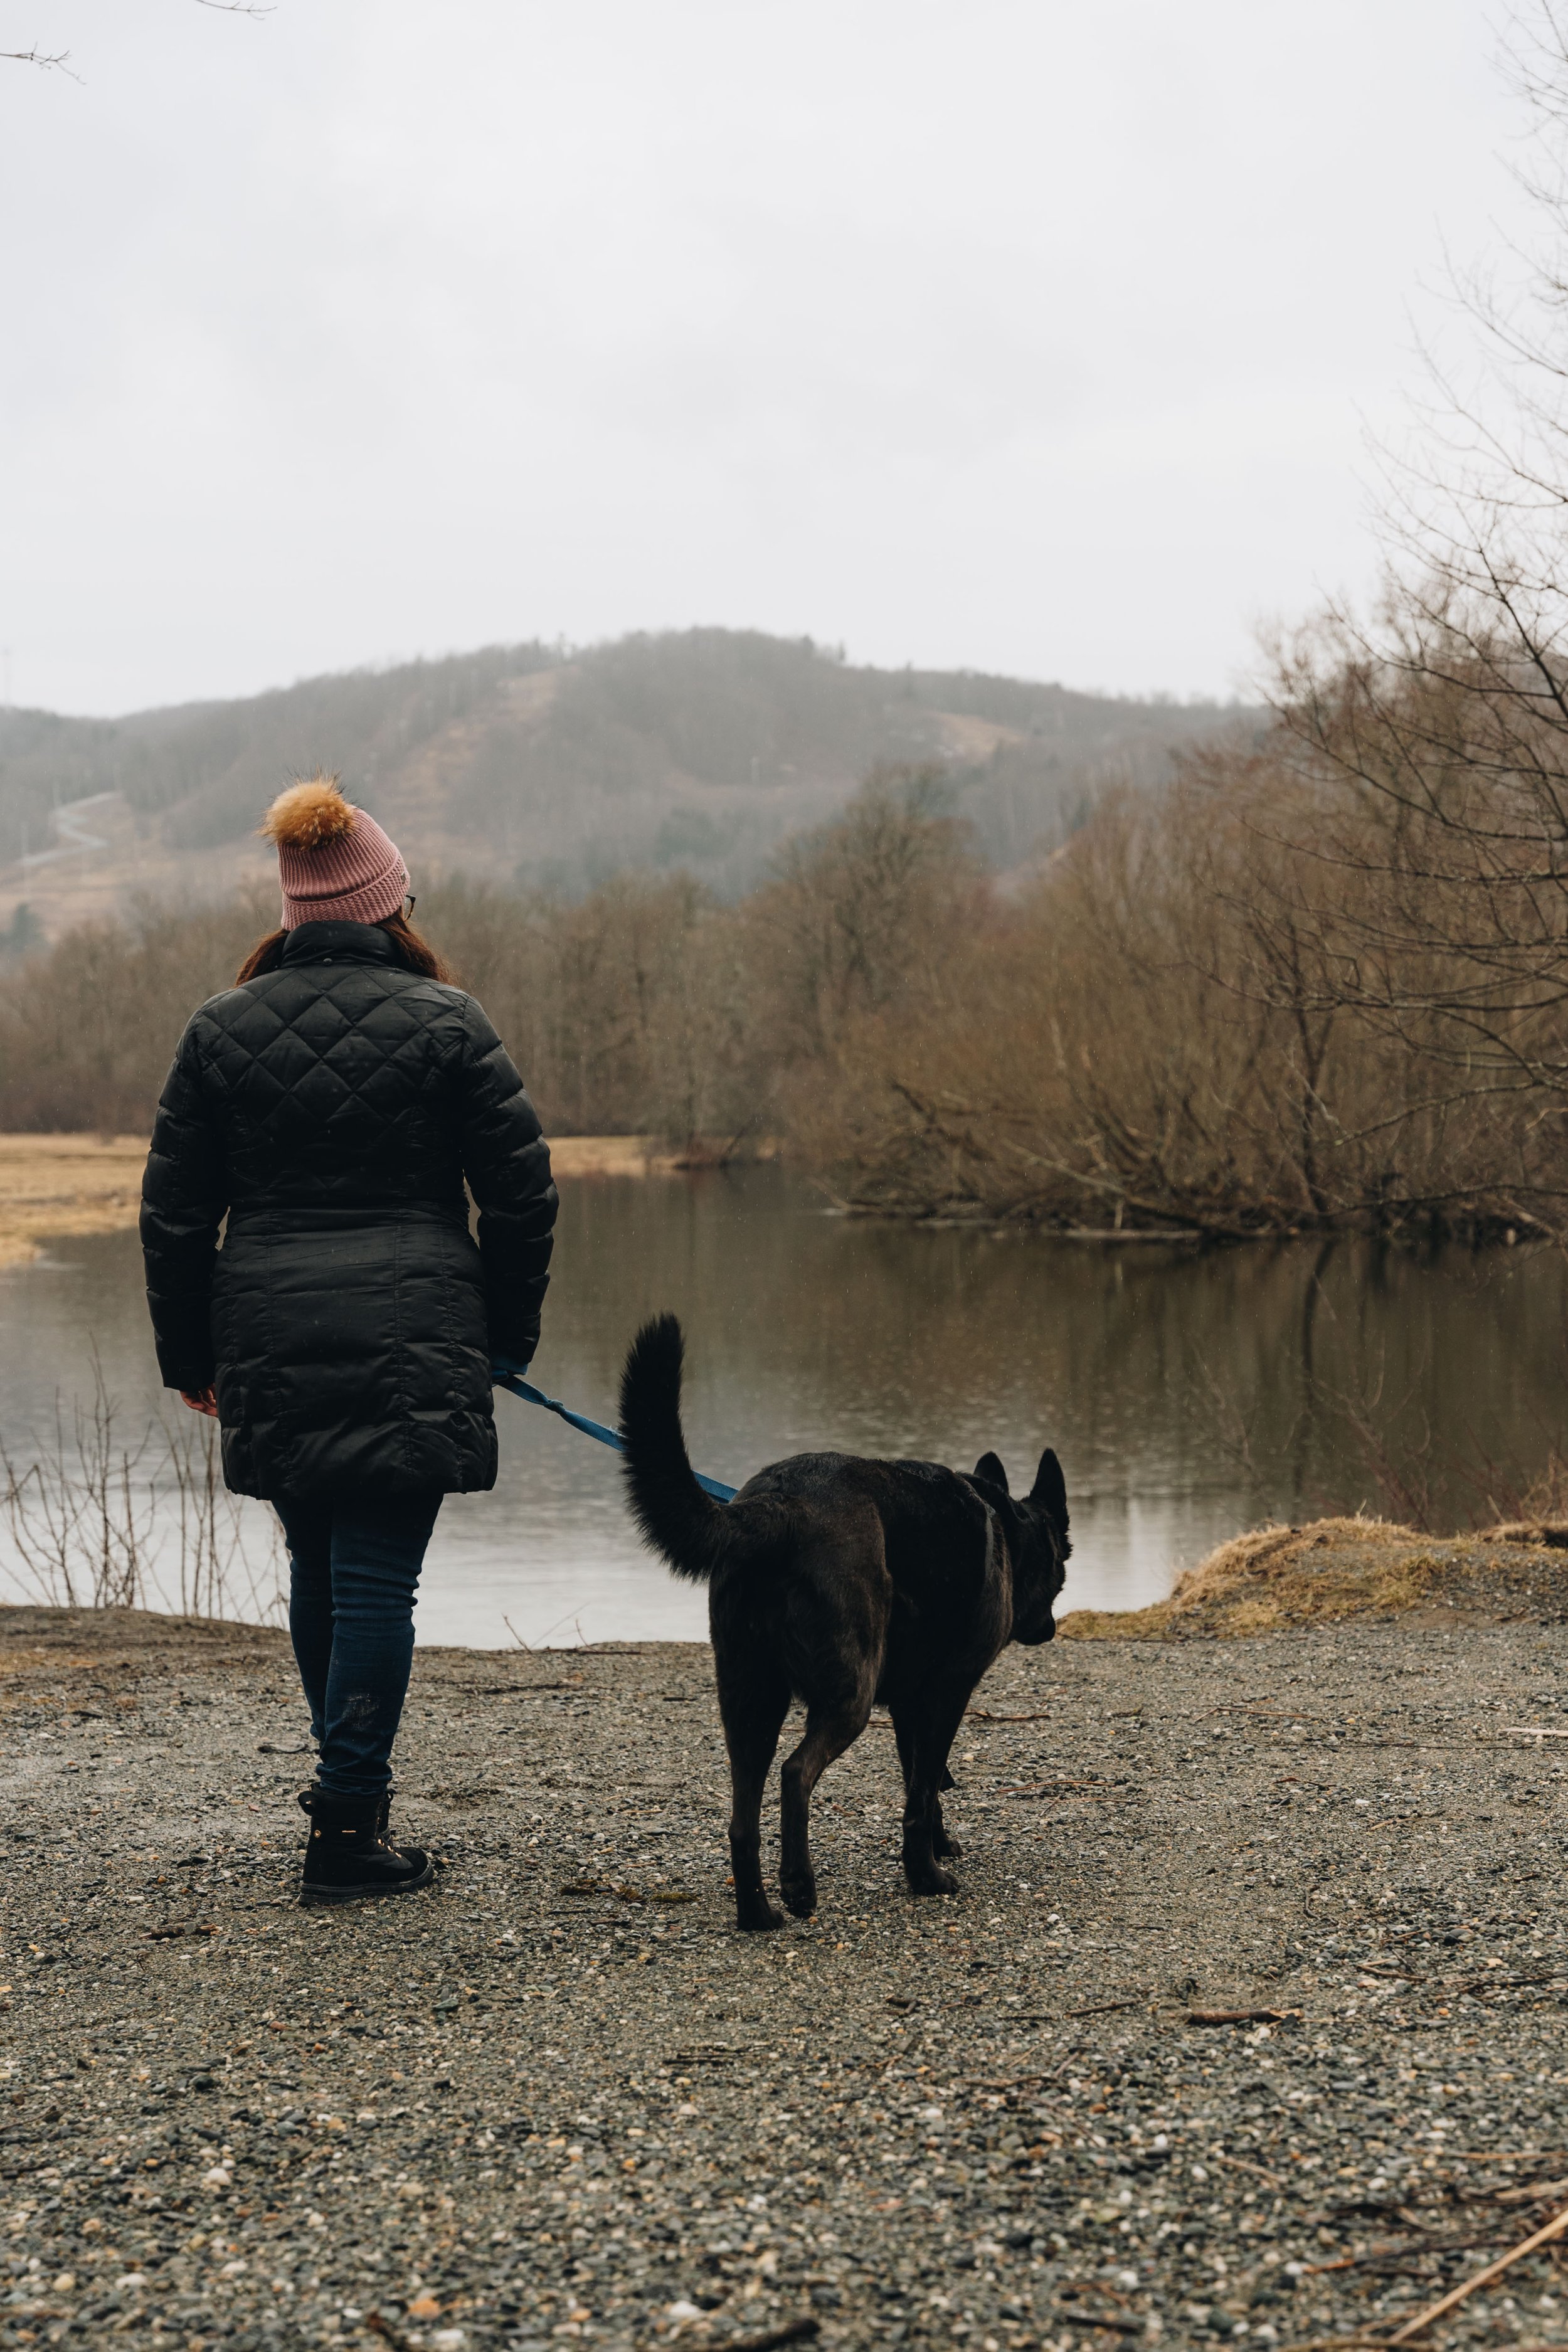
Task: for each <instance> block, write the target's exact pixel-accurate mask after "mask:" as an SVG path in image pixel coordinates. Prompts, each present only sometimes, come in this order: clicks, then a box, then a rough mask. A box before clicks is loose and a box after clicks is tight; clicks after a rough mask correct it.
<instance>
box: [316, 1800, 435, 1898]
mask: <svg viewBox="0 0 1568 2352" xmlns="http://www.w3.org/2000/svg"><path fill="white" fill-rule="evenodd" d="M300 1804H301V1805H302V1806H303V1807H304V1809H305V1811H307V1812H308V1813H309V1814H310V1842H309V1843H308V1844H307V1845H306V1848H305V1868H304V1873H303V1875H302V1878H301V1880H300V1902H301V1903H358V1902H362V1901H363V1900H364V1899H365V1897H367V1896H369V1895H412V1894H413V1893H414V1892H415V1890H416V1888H417V1887H421V1886H428V1885H429V1884H430V1881H431V1880H432V1879H433V1878H434V1877H435V1875H436V1865H435V1864H434V1863H433V1862H432V1861H431V1859H430V1857H429V1855H428V1854H427V1853H424V1852H423V1851H422V1850H421V1849H420V1848H419V1847H418V1846H413V1845H411V1846H396V1845H393V1844H392V1843H390V1842H389V1841H388V1839H387V1838H386V1836H385V1834H384V1832H385V1829H386V1821H387V1814H388V1811H389V1810H390V1801H389V1800H388V1799H387V1798H386V1797H385V1796H374V1797H340V1796H337V1795H335V1794H334V1793H333V1791H332V1790H330V1789H322V1788H314V1789H306V1790H301V1792H300Z"/></svg>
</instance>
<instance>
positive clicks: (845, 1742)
mask: <svg viewBox="0 0 1568 2352" xmlns="http://www.w3.org/2000/svg"><path fill="white" fill-rule="evenodd" d="M870 1719H871V1701H870V1697H869V1696H868V1695H861V1694H857V1696H855V1697H854V1698H853V1699H851V1700H849V1701H848V1702H847V1703H841V1704H840V1705H838V1706H835V1707H832V1708H828V1707H822V1706H813V1707H810V1708H808V1709H807V1711H806V1717H805V1738H803V1739H802V1741H801V1743H800V1746H799V1747H798V1748H796V1749H795V1753H794V1755H793V1756H786V1757H785V1758H784V1769H782V1771H781V1772H780V1774H779V1798H780V1803H781V1809H782V1814H783V1833H784V1848H783V1852H782V1853H781V1854H780V1856H779V1891H780V1893H781V1894H782V1895H783V1896H784V1901H785V1902H786V1903H787V1904H788V1906H789V1907H790V1909H791V1910H792V1911H793V1912H794V1913H795V1917H796V1918H797V1919H809V1918H810V1916H811V1915H812V1913H813V1912H814V1911H815V1910H816V1872H815V1871H814V1870H813V1868H812V1866H811V1792H812V1790H814V1789H815V1788H816V1784H817V1782H818V1781H819V1780H821V1778H822V1776H823V1774H824V1773H825V1772H826V1769H827V1768H828V1766H829V1765H830V1764H831V1763H832V1762H833V1760H834V1759H835V1757H837V1756H842V1755H843V1753H844V1751H845V1749H846V1748H849V1747H852V1746H853V1744H854V1742H855V1741H856V1740H857V1739H858V1738H859V1737H860V1734H861V1733H862V1732H863V1731H864V1730H865V1728H866V1726H867V1724H868V1722H869V1721H870Z"/></svg>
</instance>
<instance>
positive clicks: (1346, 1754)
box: [0, 1610, 1568, 2352]
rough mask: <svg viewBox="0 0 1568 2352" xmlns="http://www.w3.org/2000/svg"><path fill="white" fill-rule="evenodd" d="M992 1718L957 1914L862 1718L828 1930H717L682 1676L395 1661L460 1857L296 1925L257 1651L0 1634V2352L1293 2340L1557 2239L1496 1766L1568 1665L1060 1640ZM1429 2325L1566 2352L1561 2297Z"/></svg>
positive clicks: (1513, 1835) (1331, 1649)
mask: <svg viewBox="0 0 1568 2352" xmlns="http://www.w3.org/2000/svg"><path fill="white" fill-rule="evenodd" d="M979 1704H980V1707H981V1708H982V1709H983V1710H984V1712H977V1713H976V1714H975V1715H974V1716H973V1717H971V1718H970V1719H969V1721H968V1722H966V1724H965V1726H964V1728H963V1735H962V1738H961V1739H960V1742H959V1747H958V1750H957V1753H956V1755H955V1759H954V1769H955V1772H956V1775H957V1779H958V1783H959V1785H958V1790H957V1791H956V1793H955V1796H954V1799H953V1801H952V1803H951V1805H950V1807H949V1818H950V1820H951V1821H952V1823H953V1826H954V1827H955V1828H956V1829H957V1831H958V1832H959V1834H960V1835H961V1836H962V1837H963V1840H964V1842H965V1844H966V1846H967V1854H966V1857H965V1859H964V1861H963V1864H961V1865H960V1871H961V1875H962V1878H963V1890H964V1891H963V1895H962V1896H960V1897H959V1898H957V1899H954V1900H952V1901H949V1902H934V1903H924V1904H920V1905H914V1904H911V1902H910V1900H909V1899H908V1897H907V1896H906V1895H905V1894H904V1892H903V1889H902V1885H901V1883H900V1874H899V1870H898V1837H897V1790H896V1765H895V1762H894V1758H893V1753H892V1742H891V1738H890V1737H889V1733H888V1732H887V1730H886V1729H885V1728H879V1727H873V1728H872V1729H871V1730H870V1731H868V1733H867V1735H866V1737H865V1738H864V1739H863V1740H862V1741H861V1742H860V1744H859V1746H858V1748H857V1749H856V1750H855V1751H854V1752H853V1753H852V1754H851V1756H849V1757H848V1758H847V1759H845V1760H844V1761H843V1762H842V1763H841V1764H840V1765H838V1766H837V1767H836V1768H835V1769H834V1770H833V1771H832V1772H831V1773H830V1774H829V1775H828V1777H827V1780H826V1782H825V1783H824V1788H823V1790H822V1792H821V1795H820V1796H819V1801H818V1803H817V1807H816V1825H817V1832H818V1835H817V1857H818V1869H819V1875H820V1879H821V1884H822V1890H823V1892H822V1909H821V1913H820V1915H819V1917H818V1918H817V1920H816V1922H815V1923H814V1924H812V1925H810V1926H801V1925H799V1924H795V1923H792V1924H791V1926H790V1927H788V1928H787V1929H786V1930H785V1931H784V1932H783V1933H782V1934H780V1935H777V1936H774V1937H747V1938H742V1937H739V1936H737V1935H736V1934H735V1932H734V1930H733V1928H732V1927H731V1916H730V1908H729V1902H728V1896H727V1892H726V1888H725V1885H724V1874H725V1868H726V1864H725V1861H724V1859H723V1822H724V1815H725V1810H726V1785H725V1776H724V1770H723V1758H722V1748H721V1741H720V1738H719V1733H718V1727H717V1721H716V1717H715V1713H714V1707H713V1701H712V1693H711V1665H710V1657H709V1654H708V1652H707V1651H706V1650H705V1649H703V1648H700V1647H690V1648H682V1647H674V1646H665V1647H651V1646H650V1647H647V1648H639V1649H626V1650H619V1651H614V1652H607V1651H597V1652H581V1651H578V1652H564V1653H563V1652H554V1653H541V1654H521V1653H519V1654H510V1655H507V1654H489V1653H483V1654H481V1653H477V1652H470V1651H458V1650H424V1651H421V1652H420V1653H419V1654H418V1658H417V1664H416V1679H415V1686H414V1693H413V1696H412V1699H411V1702H410V1707H409V1714H408V1718H407V1723H406V1728H405V1738H404V1739H403V1742H402V1746H401V1750H400V1759H399V1762H400V1769H401V1771H402V1775H403V1780H404V1785H405V1789H406V1790H407V1796H406V1799H405V1801H402V1802H401V1805H400V1818H401V1819H402V1820H403V1822H405V1825H406V1827H407V1829H408V1830H409V1831H410V1832H414V1833H423V1834H424V1835H426V1837H427V1838H428V1839H429V1840H430V1841H432V1842H434V1843H437V1847H438V1850H439V1851H441V1852H442V1853H444V1854H445V1855H446V1856H447V1868H446V1870H445V1871H444V1872H443V1873H442V1874H441V1877H440V1879H439V1881H438V1883H437V1886H436V1887H435V1888H433V1889H432V1890H431V1892H430V1893H429V1894H427V1895H420V1896H417V1897H413V1898H409V1899H408V1900H407V1901H405V1902H404V1903H401V1904H399V1905H397V1906H385V1907H383V1908H368V1907H367V1908H364V1909H359V1910H354V1911H352V1912H350V1913H348V1914H347V1915H332V1914H328V1915H322V1914H320V1913H314V1912H311V1913H305V1912H301V1911H300V1909H299V1908H298V1907H297V1906H296V1905H295V1904H294V1902H293V1899H292V1897H293V1884H294V1874H295V1872H296V1869H297V1866H298V1854H299V1850H300V1843H301V1832H302V1823H301V1822H300V1816H299V1815H298V1813H297V1812H296V1811H295V1809H294V1805H293V1792H294V1790H295V1789H296V1788H297V1787H298V1786H299V1785H300V1782H301V1780H303V1778H304V1777H305V1775H306V1771H307V1764H308V1759H307V1758H306V1756H305V1754H304V1753H303V1752H302V1750H303V1744H304V1726H303V1717H302V1711H301V1708H300V1701H299V1698H298V1694H297V1691H296V1688H295V1686H294V1684H293V1680H292V1673H291V1667H290V1664H289V1656H288V1653H287V1649H286V1647H285V1645H284V1643H283V1642H282V1640H281V1638H280V1637H279V1636H278V1635H276V1634H268V1633H255V1632H248V1631H246V1630H244V1629H237V1628H232V1627H221V1628H213V1627H205V1628H204V1627H194V1628H193V1627H189V1626H184V1625H181V1624H179V1623H176V1622H173V1621H170V1620H163V1619H157V1618H152V1617H142V1616H121V1615H104V1616H100V1617H94V1616H91V1615H82V1614H77V1615H72V1614H70V1613H68V1612H44V1611H32V1610H10V1611H5V1612H0V1773H3V1774H4V1779H5V1794H6V1799H7V1802H6V1805H5V1822H6V1824H7V1829H6V1832H5V1839H4V1844H5V1850H6V1859H7V1864H8V1867H7V1870H6V1873H5V1923H4V1924H5V1944H4V1975H3V1978H0V1982H4V1984H5V1992H4V1994H3V1995H0V2000H3V2002H4V2006H5V2009H6V2010H7V2011H8V2014H7V2016H6V2017H5V2025H6V2027H7V2028H8V2029H9V2030H8V2032H7V2034H6V2039H5V2061H4V2065H5V2076H6V2084H7V2089H6V2092H5V2095H4V2098H3V2099H0V2116H4V2118H5V2123H4V2137H3V2139H0V2174H3V2176H4V2184H5V2205H4V2208H3V2209H0V2210H3V2211H4V2215H5V2247H4V2262H3V2269H4V2275H3V2276H0V2346H10V2345H13V2344H41V2343H45V2342H51V2343H52V2342H58V2341H61V2340H66V2341H68V2342H71V2343H81V2342H86V2343H89V2344H97V2343H99V2342H100V2341H107V2340H109V2339H110V2337H111V2336H119V2335H121V2334H124V2335H127V2336H131V2335H132V2334H133V2335H134V2336H135V2338H136V2340H137V2341H139V2342H142V2343H145V2342H147V2341H149V2340H152V2341H155V2342H159V2343H165V2344H171V2345H178V2346H180V2347H188V2352H196V2347H210V2346H216V2345H220V2344H221V2345H224V2346H226V2347H239V2346H246V2347H294V2346H306V2345H310V2346H315V2345H323V2344H348V2345H354V2346H360V2347H366V2352H369V2347H374V2346H375V2345H376V2344H377V2343H378V2342H381V2343H391V2344H393V2345H394V2346H399V2345H402V2346H421V2347H439V2352H458V2347H465V2352H486V2347H502V2346H506V2347H543V2346H545V2345H547V2344H552V2343H555V2342H562V2343H565V2342H568V2341H570V2340H571V2339H573V2338H578V2337H580V2338H582V2339H584V2341H585V2342H589V2343H592V2344H594V2345H596V2346H602V2347H622V2346H626V2347H632V2346H637V2347H645V2346H652V2345H655V2344H662V2343H667V2342H671V2341H676V2340H679V2341H681V2342H684V2343H687V2344H689V2345H694V2346H700V2345H713V2346H729V2345H733V2344H739V2343H745V2344H750V2345H753V2346H754V2345H758V2344H761V2343H765V2342H766V2341H767V2340H768V2339H769V2337H770V2336H773V2335H774V2333H775V2331H778V2330H781V2329H785V2328H788V2327H789V2326H791V2325H792V2323H805V2328H806V2329H809V2328H811V2327H812V2326H815V2327H816V2330H817V2331H818V2332H819V2335H820V2338H821V2341H822V2342H823V2343H824V2344H825V2345H830V2346H831V2345H836V2344H840V2343H842V2344H845V2345H860V2344H871V2343H877V2344H888V2345H893V2344H900V2343H905V2342H911V2341H914V2340H915V2339H920V2340H921V2341H926V2340H930V2341H932V2342H935V2343H944V2342H947V2341H949V2340H952V2341H957V2342H961V2343H963V2344H966V2345H970V2346H974V2347H980V2352H1005V2347H1014V2346H1020V2347H1023V2346H1045V2345H1051V2346H1068V2345H1073V2346H1087V2345H1100V2346H1109V2345H1111V2344H1112V2343H1113V2342H1115V2341H1117V2340H1127V2341H1145V2342H1147V2341H1152V2340H1153V2339H1154V2338H1155V2337H1156V2336H1158V2337H1160V2339H1161V2340H1162V2341H1163V2342H1164V2343H1165V2344H1167V2345H1185V2344H1202V2343H1212V2342H1215V2341H1217V2340H1219V2339H1221V2338H1226V2339H1242V2338H1246V2339H1247V2340H1249V2341H1251V2342H1254V2343H1258V2344H1265V2345H1267V2344H1274V2343H1279V2344H1287V2343H1300V2342H1303V2341H1307V2340H1310V2339H1316V2338H1320V2337H1324V2336H1345V2335H1348V2334H1351V2333H1352V2332H1353V2331H1354V2330H1356V2329H1358V2328H1359V2329H1364V2328H1367V2327H1370V2326H1375V2327H1377V2328H1378V2329H1379V2330H1380V2331H1382V2332H1384V2333H1386V2332H1390V2331H1391V2330H1392V2329H1393V2327H1394V2326H1397V2325H1398V2324H1399V2320H1400V2318H1401V2317H1402V2316H1408V2315H1412V2314H1413V2313H1415V2311H1417V2310H1418V2309H1420V2308H1421V2307H1422V2306H1423V2305H1425V2304H1426V2303H1427V2302H1429V2301H1431V2300H1433V2299H1435V2298H1436V2295H1437V2294H1439V2293H1440V2292H1441V2291H1442V2289H1443V2286H1444V2284H1447V2283H1449V2282H1454V2281H1458V2280H1459V2279H1462V2278H1464V2277H1466V2276H1468V2275H1469V2274H1470V2273H1472V2272H1474V2271H1476V2270H1479V2268H1480V2267H1481V2266H1482V2265H1483V2264H1484V2263H1486V2262H1487V2261H1489V2259H1491V2258H1492V2256H1493V2255H1494V2254H1495V2253H1497V2252H1501V2251H1503V2250H1505V2249H1506V2248H1507V2247H1508V2246H1509V2245H1511V2244H1513V2243H1515V2242H1519V2241H1520V2240H1521V2239H1522V2238H1523V2237H1524V2236H1525V2235H1526V2234H1527V2233H1528V2231H1530V2229H1531V2227H1532V2226H1534V2225H1535V2224H1536V2222H1537V2221H1540V2220H1541V2219H1542V2218H1544V2217H1545V2216H1547V2215H1548V2214H1550V2213H1551V2212H1552V2211H1554V2210H1557V2205H1558V2202H1559V2201H1568V2188H1565V2187H1564V2181H1565V2179H1568V2109H1565V2107H1564V2102H1563V2085H1564V2084H1565V2082H1568V2073H1565V2071H1564V2069H1565V2058H1568V2053H1565V2037H1564V2017H1565V2013H1568V2012H1565V2008H1564V2003H1565V2001H1568V1951H1565V1949H1564V1946H1563V1935H1562V1916H1561V1907H1560V1883H1561V1873H1562V1863H1563V1828H1564V1810H1563V1791H1564V1788H1565V1785H1568V1747H1565V1745H1564V1743H1563V1740H1562V1739H1561V1738H1559V1739H1555V1740H1554V1739H1552V1738H1543V1737H1540V1736H1537V1735H1535V1734H1524V1733H1521V1731H1520V1730H1518V1729H1517V1728H1516V1727H1518V1726H1531V1725H1533V1726H1542V1727H1545V1728H1547V1729H1552V1730H1557V1731H1559V1732H1563V1731H1568V1632H1565V1631H1563V1630H1561V1629H1555V1628H1548V1629H1542V1628H1541V1627H1539V1626H1525V1625H1512V1626H1509V1627H1506V1628H1500V1629H1494V1630H1490V1631H1488V1630H1479V1629H1477V1630H1470V1631H1466V1632H1463V1633H1440V1632H1436V1631H1432V1630H1422V1631H1417V1630H1414V1629H1411V1628H1409V1627H1402V1626H1400V1625H1397V1624H1393V1625H1388V1624H1384V1625H1376V1626H1372V1627H1366V1628H1359V1629H1355V1630H1354V1631H1352V1630H1349V1629H1346V1628H1343V1627H1342V1628H1339V1629H1338V1630H1334V1629H1322V1628H1314V1629H1312V1630H1310V1631H1307V1632H1304V1633H1293V1634H1285V1635H1269V1636H1266V1637H1263V1638H1260V1639H1258V1640H1255V1641H1250V1642H1236V1641H1231V1642H1224V1643H1216V1642H1204V1641H1187V1642H1184V1643H1167V1644H1158V1643H1098V1642H1060V1643H1057V1644H1056V1645H1055V1646H1054V1647H1053V1648H1050V1649H1047V1650H1043V1651H1035V1652H1027V1653H1025V1652H1014V1653H1011V1654H1009V1655H1008V1656H1007V1658H1006V1659H1005V1661H1004V1663H1003V1664H1002V1665H1001V1666H1000V1667H999V1668H998V1669H997V1670H996V1671H995V1673H994V1675H992V1676H991V1678H990V1680H989V1681H988V1682H987V1683H986V1684H985V1685H984V1688H983V1690H982V1692H981V1694H980V1700H979ZM1559 1759H1562V1760H1559ZM1201 2009H1211V2010H1223V2009H1239V2010H1261V2011H1272V2012H1280V2014H1279V2018H1278V2021H1272V2020H1270V2019H1268V2018H1264V2019H1261V2020H1258V2021H1253V2022H1248V2023H1242V2024H1233V2025H1203V2024H1198V2023H1194V2022H1191V2021H1190V2018H1191V2016H1192V2013H1193V2012H1194V2011H1197V2010H1201ZM7 2100H8V2102H9V2103H8V2104H6V2103H5V2101H7ZM1552 2182H1555V2183H1556V2184H1557V2185H1556V2188H1555V2189H1552V2191H1551V2192H1550V2193H1548V2192H1547V2191H1546V2190H1545V2189H1542V2186H1541V2184H1542V2183H1552ZM373 2322H374V2325H373ZM1432 2340H1433V2341H1434V2342H1435V2343H1437V2344H1443V2343H1476V2344H1480V2343H1489V2344H1495V2343H1499V2342H1513V2341H1518V2342H1521V2343H1529V2344H1548V2343H1568V2278H1563V2279H1561V2280H1560V2274H1559V2273H1558V2271H1557V2270H1556V2268H1555V2266H1554V2263H1553V2258H1552V2255H1551V2254H1550V2253H1542V2254H1540V2255H1537V2256H1533V2257H1531V2258H1530V2259H1529V2260H1527V2261H1526V2262H1524V2263H1521V2264H1520V2265H1519V2266H1518V2267H1517V2268H1515V2269H1514V2270H1512V2271H1510V2273H1507V2274H1506V2276H1505V2277H1504V2278H1503V2279H1502V2280H1501V2281H1500V2284H1499V2286H1498V2287H1497V2288H1496V2289H1494V2290H1493V2291H1492V2292H1491V2293H1489V2294H1482V2295H1479V2296H1478V2297H1476V2298H1475V2299H1474V2300H1473V2301H1472V2302H1471V2303H1470V2304H1468V2305H1466V2306H1465V2307H1464V2309H1463V2311H1462V2312H1461V2313H1460V2315H1459V2318H1458V2322H1457V2324H1456V2325H1455V2326H1453V2327H1452V2328H1448V2329H1444V2328H1440V2329H1438V2330H1437V2331H1436V2335H1435V2336H1434V2338H1433V2339H1432Z"/></svg>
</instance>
